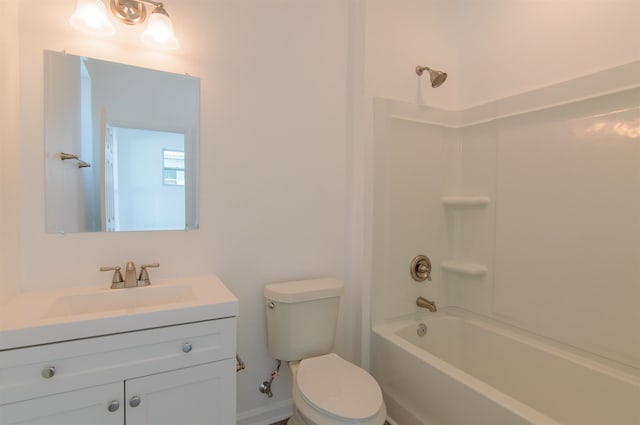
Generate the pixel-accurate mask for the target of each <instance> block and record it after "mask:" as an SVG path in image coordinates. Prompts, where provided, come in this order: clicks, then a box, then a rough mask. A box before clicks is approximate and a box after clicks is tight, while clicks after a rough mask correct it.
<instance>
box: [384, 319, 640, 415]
mask: <svg viewBox="0 0 640 425" xmlns="http://www.w3.org/2000/svg"><path fill="white" fill-rule="evenodd" d="M420 322H423V323H424V324H426V325H427V333H426V335H425V336H423V337H420V336H418V334H417V332H416V331H417V325H418V323H420ZM371 348H372V351H371V353H372V355H371V371H372V373H373V375H374V376H375V377H376V378H377V379H378V381H379V383H380V385H381V387H382V389H383V392H384V395H385V401H386V403H387V408H388V411H389V416H390V418H391V419H392V420H393V421H395V422H396V423H397V424H399V425H427V424H429V425H431V424H437V425H449V424H455V425H482V424H486V425H512V424H514V425H515V424H565V425H640V371H636V370H635V369H631V368H627V369H625V368H622V367H621V368H617V367H613V365H611V364H607V365H605V364H604V363H601V362H597V361H595V359H594V358H590V357H589V356H587V355H582V354H580V353H577V352H571V351H569V350H563V349H561V348H559V347H558V346H557V345H552V344H551V343H548V342H545V341H543V340H542V339H540V338H537V337H534V336H531V335H527V334H525V333H524V332H522V331H519V330H517V329H512V328H509V327H506V326H504V325H501V324H498V323H493V322H489V321H487V320H482V319H480V318H478V317H475V316H472V315H470V314H469V313H465V312H464V311H460V310H456V309H450V310H447V311H446V312H438V313H431V314H425V315H424V316H422V317H421V318H419V319H418V318H415V317H412V318H410V319H406V320H401V321H394V322H391V323H384V324H380V325H376V326H374V328H373V335H372V340H371ZM574 351H575V350H574ZM636 372H637V373H636Z"/></svg>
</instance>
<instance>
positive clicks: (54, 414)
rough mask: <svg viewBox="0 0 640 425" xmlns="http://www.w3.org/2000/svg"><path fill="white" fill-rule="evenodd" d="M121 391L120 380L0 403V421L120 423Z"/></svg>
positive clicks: (32, 424) (8, 423)
mask: <svg viewBox="0 0 640 425" xmlns="http://www.w3.org/2000/svg"><path fill="white" fill-rule="evenodd" d="M123 392H124V391H123V388H122V382H116V383H113V384H105V385H99V386H96V387H90V388H85V389H81V390H75V391H69V392H66V393H59V394H54V395H51V396H47V397H40V398H34V399H31V400H26V401H20V402H17V403H10V404H5V405H3V406H0V424H2V425H14V424H16V425H17V424H20V425H89V424H90V425H122V424H123V423H124V411H125V409H124V397H123V396H124V394H123ZM111 403H114V404H113V406H112V407H111V410H113V411H110V410H109V406H111ZM116 406H117V408H116Z"/></svg>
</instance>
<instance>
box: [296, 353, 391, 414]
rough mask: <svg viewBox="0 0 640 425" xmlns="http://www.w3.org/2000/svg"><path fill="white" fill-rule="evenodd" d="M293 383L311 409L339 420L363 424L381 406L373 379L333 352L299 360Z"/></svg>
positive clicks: (382, 404)
mask: <svg viewBox="0 0 640 425" xmlns="http://www.w3.org/2000/svg"><path fill="white" fill-rule="evenodd" d="M296 384H297V387H298V390H299V394H300V395H301V396H302V398H303V399H304V401H305V402H307V403H308V404H309V405H310V406H311V407H313V408H315V409H317V410H319V411H321V412H322V413H323V414H325V415H328V416H331V417H334V418H336V419H339V420H342V421H347V422H358V423H360V422H362V421H367V420H368V419H372V418H374V417H375V416H376V415H379V413H380V410H381V407H382V406H384V402H383V399H382V392H381V391H380V387H379V386H378V383H377V382H376V380H375V379H373V377H372V376H371V375H369V374H368V373H367V372H366V371H365V370H363V369H361V368H359V367H358V366H356V365H354V364H352V363H349V362H347V361H346V360H344V359H342V358H341V357H339V356H338V355H336V354H333V353H330V354H325V355H323V356H318V357H312V358H308V359H304V360H302V361H301V362H300V364H299V366H298V371H297V374H296Z"/></svg>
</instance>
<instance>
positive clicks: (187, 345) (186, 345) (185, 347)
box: [182, 342, 193, 353]
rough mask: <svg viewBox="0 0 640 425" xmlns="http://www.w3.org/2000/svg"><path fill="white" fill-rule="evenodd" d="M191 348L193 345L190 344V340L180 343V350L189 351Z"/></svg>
mask: <svg viewBox="0 0 640 425" xmlns="http://www.w3.org/2000/svg"><path fill="white" fill-rule="evenodd" d="M191 349H193V346H192V345H191V343H190V342H185V343H184V344H183V345H182V351H184V352H185V353H189V352H190V351H191Z"/></svg>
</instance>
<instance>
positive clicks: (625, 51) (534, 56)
mask: <svg viewBox="0 0 640 425" xmlns="http://www.w3.org/2000/svg"><path fill="white" fill-rule="evenodd" d="M456 3H457V13H456V20H457V24H456V25H457V30H458V31H457V34H458V40H457V45H458V46H459V48H458V49H457V52H458V55H457V74H456V75H451V76H450V78H451V79H455V80H457V81H458V86H457V88H456V96H455V97H456V100H455V105H456V109H465V108H468V107H471V106H474V105H479V104H482V103H486V102H488V101H491V100H495V99H500V98H503V97H506V96H510V95H514V94H518V93H522V92H525V91H528V90H532V89H535V88H540V87H544V86H547V85H550V84H554V83H559V82H561V81H567V80H571V79H574V78H576V77H580V76H583V75H587V74H592V73H594V72H597V71H601V70H604V69H608V68H612V67H615V66H618V65H622V64H625V63H629V62H632V61H633V60H636V59H638V57H640V43H638V37H639V34H638V18H637V17H638V15H640V2H638V1H636V0H483V1H474V0H458V1H457V2H456Z"/></svg>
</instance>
